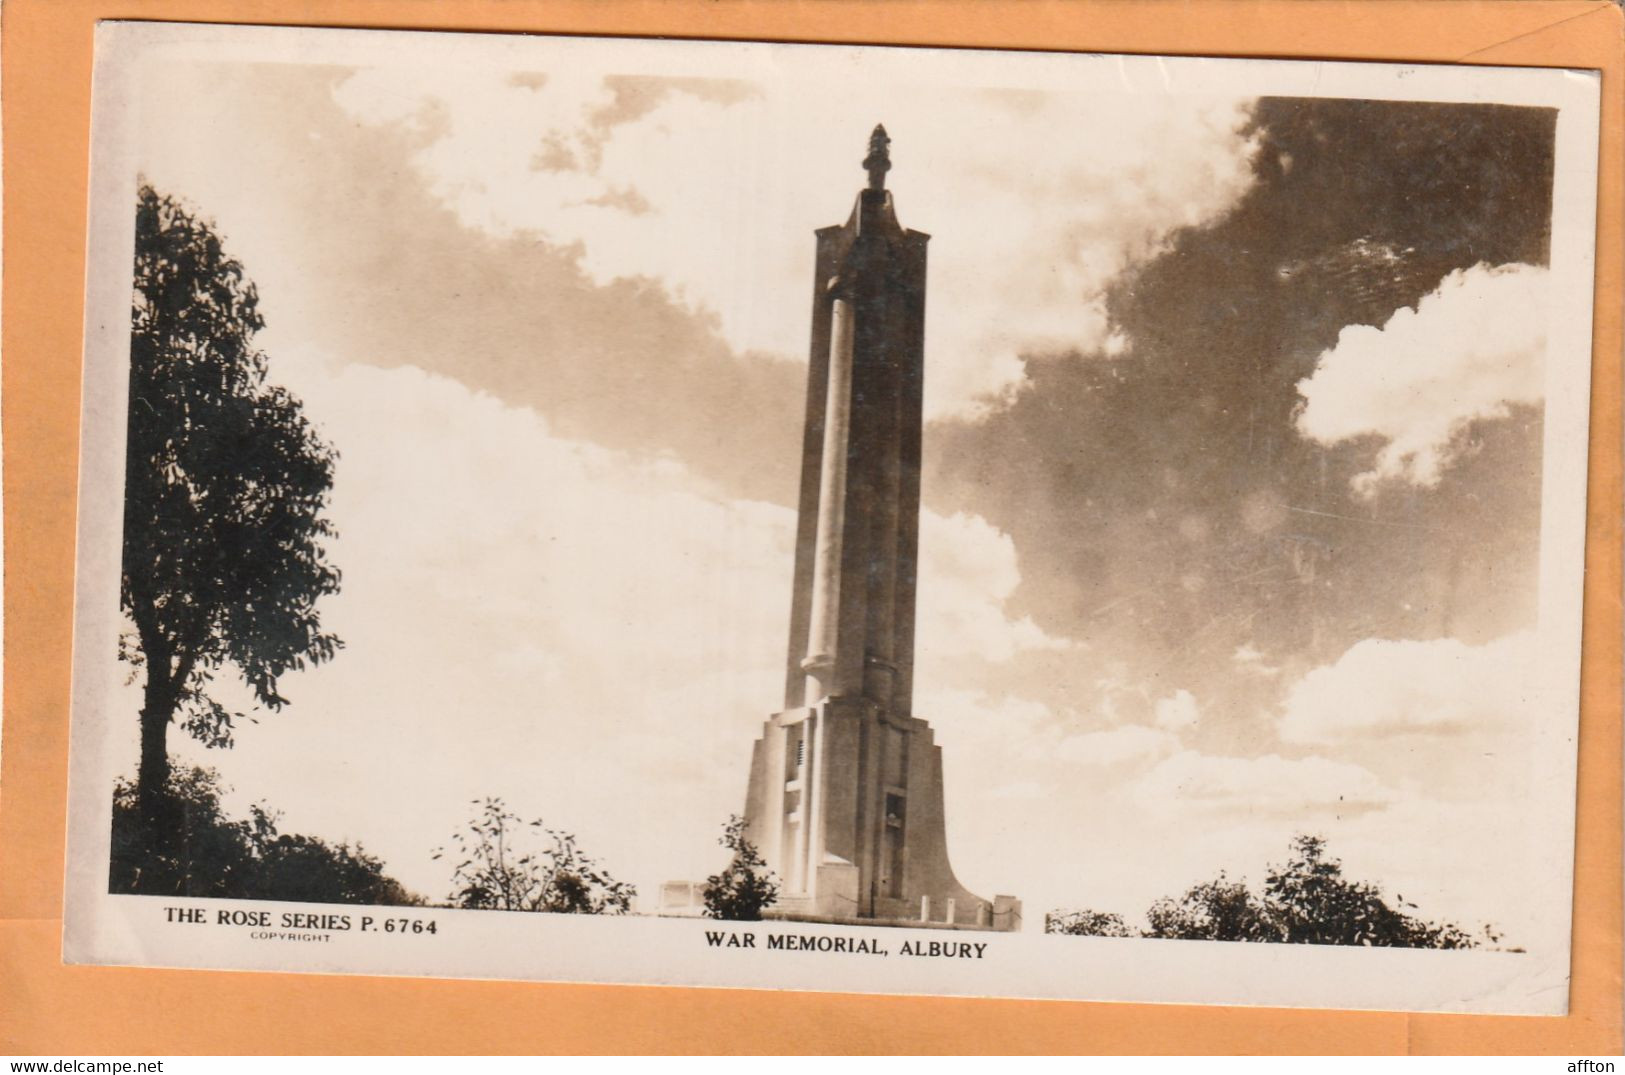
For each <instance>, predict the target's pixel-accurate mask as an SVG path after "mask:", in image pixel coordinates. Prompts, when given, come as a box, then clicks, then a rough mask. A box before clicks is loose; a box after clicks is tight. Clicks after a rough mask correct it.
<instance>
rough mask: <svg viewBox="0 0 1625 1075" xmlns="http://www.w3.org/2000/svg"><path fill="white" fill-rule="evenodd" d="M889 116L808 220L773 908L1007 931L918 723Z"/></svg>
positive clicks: (913, 310)
mask: <svg viewBox="0 0 1625 1075" xmlns="http://www.w3.org/2000/svg"><path fill="white" fill-rule="evenodd" d="M890 141H891V140H890V139H889V138H888V137H887V135H886V130H885V128H884V127H876V128H875V130H874V133H873V134H872V135H871V136H870V138H869V155H868V157H867V158H866V159H865V160H864V162H863V166H864V168H865V169H867V170H868V173H869V183H868V187H867V188H866V189H865V190H863V191H862V192H860V193H859V194H858V200H857V204H856V205H855V206H854V207H853V209H852V215H851V217H850V218H849V219H848V220H847V222H846V223H845V224H843V225H840V226H838V227H828V228H820V229H819V230H818V232H817V233H816V234H817V256H816V260H815V263H814V272H813V303H812V307H813V316H812V349H811V354H810V356H809V362H808V374H807V416H806V432H805V435H804V437H803V442H802V456H801V500H800V516H799V519H798V523H797V527H796V560H795V582H794V586H795V591H794V595H793V597H792V601H791V609H790V646H789V655H788V660H787V661H786V667H785V688H784V710H783V711H782V712H780V713H776V714H774V715H773V716H772V717H770V718H769V719H768V721H767V722H766V724H765V725H764V726H763V729H762V736H761V738H760V739H758V740H757V741H756V743H755V744H754V747H753V749H752V753H751V771H750V784H749V787H748V790H747V793H746V806H745V815H746V818H747V819H748V825H749V828H748V834H749V838H750V840H751V841H752V842H753V843H754V844H755V845H756V846H757V847H758V848H759V849H760V850H761V851H762V854H763V856H764V857H765V858H766V859H767V861H768V863H769V865H771V866H772V868H773V869H774V870H775V871H776V872H777V873H778V875H779V879H780V882H781V890H780V894H779V900H778V903H777V904H776V905H775V906H774V907H772V908H771V909H770V910H769V911H768V912H767V914H768V915H769V916H770V917H782V918H790V919H798V920H820V921H858V920H867V921H876V920H884V921H888V922H892V923H896V924H899V925H901V924H904V923H922V922H928V923H935V924H938V925H958V926H962V927H972V928H974V927H981V928H984V929H999V930H1013V929H1017V928H1019V925H1020V921H1021V904H1020V902H1019V901H1018V900H1016V899H1015V898H1013V897H1010V896H999V897H996V898H995V899H994V900H993V901H992V902H991V903H989V902H988V901H986V900H982V899H980V898H978V897H977V896H974V895H972V894H971V893H970V892H969V891H967V890H966V889H965V888H964V887H963V886H962V885H960V883H959V882H958V881H957V880H956V879H955V878H954V873H953V868H952V867H951V866H950V865H949V864H948V848H947V839H946V834H945V829H944V818H943V796H942V748H940V747H938V746H937V745H936V744H935V743H934V742H933V741H932V734H931V727H930V725H929V724H927V723H926V722H925V721H924V720H922V719H920V718H919V717H916V716H914V714H913V690H914V614H915V611H914V610H915V600H914V597H915V585H916V580H917V576H918V571H917V566H918V560H919V555H918V548H919V524H920V433H921V426H922V418H921V390H922V385H923V378H924V366H925V361H924V360H925V350H924V345H925V247H926V242H927V241H928V240H929V238H930V237H929V236H927V235H925V234H923V233H921V232H917V231H909V230H907V229H905V228H903V227H902V226H901V225H900V224H899V223H898V222H897V216H896V213H895V211H894V209H893V206H892V196H891V192H890V191H888V190H887V189H886V172H887V171H888V170H889V169H890V168H891V159H890V156H889V153H888V150H887V147H888V145H889V143H890Z"/></svg>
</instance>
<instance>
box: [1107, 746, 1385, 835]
mask: <svg viewBox="0 0 1625 1075" xmlns="http://www.w3.org/2000/svg"><path fill="white" fill-rule="evenodd" d="M1135 795H1136V797H1137V798H1138V799H1139V800H1140V802H1141V803H1143V804H1144V805H1145V806H1147V807H1148V808H1149V809H1151V810H1153V811H1155V812H1158V813H1161V814H1164V815H1169V816H1179V815H1183V816H1184V817H1185V818H1186V819H1187V821H1198V820H1199V819H1206V820H1209V821H1211V820H1214V819H1217V818H1223V817H1235V816H1246V817H1255V818H1257V817H1262V818H1289V819H1291V820H1292V821H1293V822H1294V824H1304V823H1310V822H1311V821H1312V819H1314V818H1315V817H1317V816H1321V817H1324V816H1328V815H1333V816H1348V815H1356V814H1362V813H1367V812H1370V811H1373V810H1378V809H1381V808H1383V807H1385V806H1387V805H1388V804H1390V803H1391V802H1393V801H1395V798H1396V796H1395V794H1394V792H1393V791H1392V790H1391V789H1390V788H1388V787H1386V786H1385V785H1384V784H1383V783H1382V781H1381V780H1379V779H1378V778H1377V777H1376V776H1375V775H1374V774H1373V773H1372V772H1371V771H1370V770H1368V769H1365V768H1363V767H1362V766H1359V765H1352V764H1349V763H1347V762H1341V761H1333V760H1331V759H1328V758H1320V757H1308V758H1296V759H1292V758H1283V757H1281V756H1280V755H1278V754H1265V755H1262V756H1260V757H1256V758H1242V757H1219V756H1214V755H1208V754H1199V753H1197V752H1195V751H1190V750H1186V751H1182V752H1180V753H1178V754H1175V755H1174V756H1173V757H1171V758H1169V759H1167V760H1166V761H1164V762H1162V763H1160V764H1159V765H1157V766H1156V768H1154V769H1152V770H1151V771H1150V772H1148V773H1147V774H1146V775H1145V776H1144V778H1142V779H1141V780H1140V782H1139V783H1138V785H1136V787H1135ZM1193 815H1194V816H1193Z"/></svg>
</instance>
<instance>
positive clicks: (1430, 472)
mask: <svg viewBox="0 0 1625 1075" xmlns="http://www.w3.org/2000/svg"><path fill="white" fill-rule="evenodd" d="M1546 288H1547V273H1546V270H1545V269H1541V268H1536V267H1534V266H1530V265H1503V266H1499V267H1496V268H1491V267H1488V266H1485V265H1478V266H1475V267H1473V268H1471V269H1464V270H1458V271H1456V272H1453V273H1451V274H1450V275H1449V276H1447V277H1445V279H1444V281H1443V282H1442V283H1441V284H1440V285H1439V287H1438V289H1437V290H1435V291H1434V292H1433V293H1432V294H1429V295H1426V296H1424V297H1423V298H1422V299H1421V301H1420V302H1419V303H1418V304H1417V306H1416V308H1415V309H1411V308H1409V307H1405V308H1402V309H1400V310H1398V311H1396V312H1395V313H1394V315H1393V316H1392V317H1391V318H1389V319H1388V322H1387V324H1385V325H1383V326H1382V327H1381V328H1374V327H1371V326H1369V325H1350V326H1348V327H1347V328H1345V329H1343V331H1342V333H1341V334H1340V335H1339V336H1338V339H1337V344H1336V346H1334V347H1333V348H1331V349H1330V350H1329V351H1327V352H1325V353H1324V354H1322V355H1321V356H1320V358H1319V360H1318V362H1317V365H1316V367H1315V372H1314V373H1313V374H1311V375H1310V376H1309V377H1307V378H1305V379H1304V380H1302V381H1300V382H1299V383H1298V392H1299V394H1300V395H1301V396H1302V397H1303V401H1304V403H1303V408H1302V410H1301V411H1300V413H1299V415H1298V419H1297V428H1298V431H1299V432H1300V433H1302V434H1303V435H1304V436H1306V437H1309V438H1310V439H1312V440H1314V441H1316V442H1318V443H1320V444H1324V445H1333V444H1338V443H1341V442H1343V441H1347V440H1351V439H1354V438H1357V437H1365V436H1375V437H1380V438H1382V439H1383V440H1384V441H1385V442H1386V443H1384V444H1383V446H1382V448H1381V449H1380V451H1379V452H1378V453H1377V458H1376V461H1375V465H1374V467H1373V468H1372V469H1371V470H1369V471H1367V472H1365V473H1363V474H1360V475H1358V476H1357V477H1356V478H1355V479H1354V486H1355V488H1356V490H1358V491H1360V492H1363V493H1366V494H1369V493H1370V492H1371V491H1372V490H1373V488H1374V486H1375V485H1376V483H1377V482H1378V481H1382V480H1389V479H1393V480H1401V481H1407V482H1410V483H1412V484H1415V485H1420V486H1434V485H1437V484H1438V482H1439V478H1440V475H1441V473H1442V471H1443V469H1444V468H1445V467H1446V466H1447V465H1449V463H1450V462H1451V461H1452V459H1453V457H1454V455H1455V454H1456V453H1457V452H1458V450H1459V449H1457V448H1456V447H1455V445H1454V444H1453V441H1454V438H1455V437H1456V436H1457V434H1459V433H1460V432H1461V431H1462V430H1463V428H1464V427H1465V426H1466V425H1467V424H1468V423H1469V422H1471V421H1473V420H1474V419H1482V418H1499V417H1504V416H1505V415H1506V414H1507V413H1508V408H1509V406H1510V405H1511V404H1514V403H1536V402H1539V401H1540V400H1541V399H1542V396H1543V389H1542V376H1543V366H1544V354H1545V349H1546V335H1545V322H1546Z"/></svg>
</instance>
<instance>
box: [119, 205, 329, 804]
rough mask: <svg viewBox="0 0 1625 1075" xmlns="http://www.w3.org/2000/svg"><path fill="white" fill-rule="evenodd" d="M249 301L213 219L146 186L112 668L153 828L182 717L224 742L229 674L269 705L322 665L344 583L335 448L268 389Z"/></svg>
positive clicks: (140, 209)
mask: <svg viewBox="0 0 1625 1075" xmlns="http://www.w3.org/2000/svg"><path fill="white" fill-rule="evenodd" d="M263 326H264V320H263V319H262V318H261V316H260V313H259V296H258V293H257V292H256V290H255V288H254V285H253V284H252V283H251V282H249V280H248V279H247V278H246V277H245V276H244V274H243V267H242V265H240V264H239V263H238V262H237V261H236V260H234V259H232V258H231V257H229V256H227V255H226V253H225V252H224V251H223V249H222V247H221V241H220V237H219V236H218V235H217V234H216V233H215V231H214V229H213V227H212V226H211V224H210V223H209V222H207V221H205V220H202V219H200V218H199V217H198V216H197V215H196V214H195V212H194V211H191V210H189V208H188V207H186V206H185V205H183V204H182V203H180V202H178V201H176V200H175V199H173V198H171V197H169V196H167V195H161V194H159V193H157V192H156V191H154V190H153V189H152V188H151V187H149V186H142V188H141V190H140V193H139V195H138V197H137V202H136V242H135V291H134V296H133V303H132V307H131V311H130V419H129V439H128V446H127V456H126V463H125V499H124V571H123V582H122V587H121V592H120V600H121V602H122V604H123V607H124V610H125V611H126V612H127V613H128V614H129V616H130V620H131V622H132V624H133V626H134V631H133V635H132V636H131V637H127V638H126V639H125V640H123V641H122V642H121V644H120V647H119V648H120V656H121V657H123V658H124V659H126V660H129V661H131V662H132V663H133V664H135V665H136V666H138V667H139V668H140V669H142V670H143V671H144V673H145V677H146V685H145V695H144V698H143V704H142V707H141V763H140V771H139V773H138V777H137V787H138V793H137V799H138V804H139V810H140V814H141V817H142V820H143V822H144V824H145V825H146V826H147V827H148V829H149V831H151V832H153V833H154V834H155V835H156V834H158V833H161V832H162V831H163V829H164V828H165V826H164V825H163V824H162V823H163V820H164V819H163V814H164V801H165V787H166V784H167V782H168V779H169V756H168V747H167V736H168V731H169V726H170V724H171V723H172V722H174V721H176V720H177V719H178V720H179V721H180V722H181V724H182V726H183V727H184V728H185V729H186V731H187V732H188V733H190V734H191V735H192V736H194V737H195V738H197V739H198V740H200V741H202V742H203V743H205V744H207V745H209V746H218V747H225V746H230V745H231V739H232V730H233V725H234V722H235V721H236V720H238V719H241V714H238V713H233V712H231V711H229V710H228V709H227V708H226V707H224V706H223V705H221V704H220V703H219V702H217V701H215V700H214V699H213V698H211V697H210V696H209V693H208V687H209V685H210V682H211V681H212V679H213V677H214V676H215V674H216V673H217V672H219V671H220V669H221V668H222V667H223V666H225V665H227V664H230V665H233V666H235V667H236V669H237V670H238V671H239V672H240V673H241V675H242V678H243V680H244V681H245V682H246V683H247V684H248V686H249V687H250V688H251V689H252V691H253V693H254V697H255V698H256V700H257V701H258V702H259V703H260V704H261V705H263V706H265V707H266V708H268V709H273V710H274V709H279V708H280V707H281V706H282V705H283V704H284V703H285V701H286V699H285V698H283V697H282V695H281V694H280V693H278V691H277V680H278V678H279V677H280V676H281V675H282V674H283V673H284V672H287V671H289V670H290V669H298V668H302V667H304V666H305V665H306V664H307V663H316V662H320V661H325V660H328V659H330V658H331V657H332V656H333V655H334V653H335V652H336V651H337V649H338V648H339V646H340V645H342V643H341V642H340V641H339V639H338V638H337V637H336V636H334V635H333V634H331V633H329V632H325V631H323V630H322V627H321V621H320V618H319V616H318V615H317V611H316V603H317V601H318V600H319V599H320V598H321V597H322V596H323V595H324V594H330V593H334V592H336V591H337V590H338V588H339V572H338V570H337V569H336V568H335V567H333V566H332V565H331V564H330V563H328V561H327V558H326V555H325V553H324V551H323V547H322V541H323V539H326V538H331V537H333V536H334V531H333V528H332V525H331V524H330V523H329V522H328V520H327V519H326V518H325V517H324V515H323V511H324V509H325V508H326V506H327V498H328V492H329V490H330V489H331V488H332V484H333V468H334V464H335V461H336V459H337V453H335V452H334V450H333V449H332V448H331V447H329V446H328V445H327V444H325V443H324V442H323V441H322V440H321V439H320V438H319V437H318V436H317V435H316V432H315V430H313V429H312V428H311V426H310V423H309V422H308V421H307V420H306V419H305V416H304V413H303V410H302V408H301V405H300V402H299V400H297V399H296V398H294V397H293V396H292V395H290V394H289V393H288V392H287V391H286V390H284V389H282V388H279V387H276V386H274V385H271V384H268V383H267V381H266V356H265V354H264V353H263V352H261V351H260V350H258V349H257V348H256V347H255V346H254V335H255V333H256V332H258V331H259V330H260V328H262V327H263Z"/></svg>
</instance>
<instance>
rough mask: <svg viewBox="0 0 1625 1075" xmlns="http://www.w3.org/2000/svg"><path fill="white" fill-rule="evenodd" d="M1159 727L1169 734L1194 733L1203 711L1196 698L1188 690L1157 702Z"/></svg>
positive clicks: (1156, 711) (1156, 710)
mask: <svg viewBox="0 0 1625 1075" xmlns="http://www.w3.org/2000/svg"><path fill="white" fill-rule="evenodd" d="M1155 713H1156V719H1157V727H1159V728H1161V729H1163V730H1164V731H1169V732H1184V731H1193V730H1194V729H1195V728H1196V726H1197V725H1198V724H1199V723H1200V721H1201V716H1202V714H1201V710H1200V709H1199V708H1198V707H1197V705H1196V696H1195V695H1193V694H1191V692H1190V691H1187V690H1178V691H1175V692H1174V693H1173V694H1171V695H1169V696H1168V697H1167V698H1163V699H1162V700H1160V701H1158V702H1157V705H1156V709H1155Z"/></svg>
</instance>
